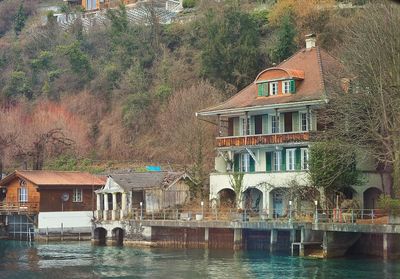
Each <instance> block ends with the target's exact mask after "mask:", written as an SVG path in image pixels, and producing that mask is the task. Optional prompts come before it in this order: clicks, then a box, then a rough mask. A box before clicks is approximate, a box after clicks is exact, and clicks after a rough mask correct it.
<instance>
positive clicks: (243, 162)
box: [239, 153, 250, 172]
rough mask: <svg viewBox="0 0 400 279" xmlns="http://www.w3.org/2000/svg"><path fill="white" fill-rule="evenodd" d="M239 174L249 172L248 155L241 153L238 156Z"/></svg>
mask: <svg viewBox="0 0 400 279" xmlns="http://www.w3.org/2000/svg"><path fill="white" fill-rule="evenodd" d="M239 168H240V171H241V172H248V171H250V154H249V153H241V154H240V165H239Z"/></svg>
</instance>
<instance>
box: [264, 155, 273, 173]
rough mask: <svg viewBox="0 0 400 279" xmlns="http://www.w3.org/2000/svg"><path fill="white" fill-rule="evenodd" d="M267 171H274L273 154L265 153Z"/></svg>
mask: <svg viewBox="0 0 400 279" xmlns="http://www.w3.org/2000/svg"><path fill="white" fill-rule="evenodd" d="M265 162H266V171H267V172H271V171H272V152H266V153H265Z"/></svg>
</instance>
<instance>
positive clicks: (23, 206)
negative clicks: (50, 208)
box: [0, 202, 39, 214]
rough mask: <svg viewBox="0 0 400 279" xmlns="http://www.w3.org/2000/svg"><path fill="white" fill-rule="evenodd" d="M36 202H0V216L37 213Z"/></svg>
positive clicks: (37, 205)
mask: <svg viewBox="0 0 400 279" xmlns="http://www.w3.org/2000/svg"><path fill="white" fill-rule="evenodd" d="M37 212H39V203H38V202H0V214H11V213H37Z"/></svg>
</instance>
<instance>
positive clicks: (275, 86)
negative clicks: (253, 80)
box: [269, 81, 278, 96]
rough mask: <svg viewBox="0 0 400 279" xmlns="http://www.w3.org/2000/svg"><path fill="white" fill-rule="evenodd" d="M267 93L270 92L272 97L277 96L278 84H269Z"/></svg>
mask: <svg viewBox="0 0 400 279" xmlns="http://www.w3.org/2000/svg"><path fill="white" fill-rule="evenodd" d="M269 92H271V96H272V95H277V94H278V82H277V81H275V82H270V84H269Z"/></svg>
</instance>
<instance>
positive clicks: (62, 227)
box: [61, 223, 64, 240]
mask: <svg viewBox="0 0 400 279" xmlns="http://www.w3.org/2000/svg"><path fill="white" fill-rule="evenodd" d="M61 240H64V224H63V223H61Z"/></svg>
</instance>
